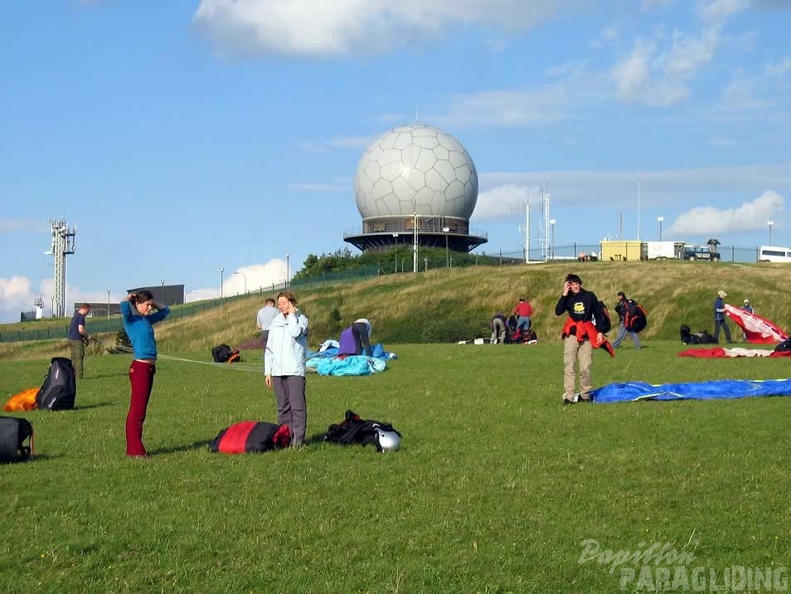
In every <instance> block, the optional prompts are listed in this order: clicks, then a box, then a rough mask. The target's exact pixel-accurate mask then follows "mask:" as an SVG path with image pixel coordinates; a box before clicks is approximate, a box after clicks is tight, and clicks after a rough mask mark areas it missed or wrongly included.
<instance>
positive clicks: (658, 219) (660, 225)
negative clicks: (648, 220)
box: [656, 217, 665, 241]
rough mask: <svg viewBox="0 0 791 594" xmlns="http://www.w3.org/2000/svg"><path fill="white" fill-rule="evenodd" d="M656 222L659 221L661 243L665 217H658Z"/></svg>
mask: <svg viewBox="0 0 791 594" xmlns="http://www.w3.org/2000/svg"><path fill="white" fill-rule="evenodd" d="M656 220H657V221H659V241H662V222H663V221H664V220H665V217H656Z"/></svg>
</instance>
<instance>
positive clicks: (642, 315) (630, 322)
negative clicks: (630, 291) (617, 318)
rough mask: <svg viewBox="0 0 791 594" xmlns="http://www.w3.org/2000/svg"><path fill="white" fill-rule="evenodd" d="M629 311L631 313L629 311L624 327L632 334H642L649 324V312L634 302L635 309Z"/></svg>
mask: <svg viewBox="0 0 791 594" xmlns="http://www.w3.org/2000/svg"><path fill="white" fill-rule="evenodd" d="M630 301H631V299H630ZM629 309H630V310H631V311H628V310H627V313H626V318H625V319H624V327H625V328H626V329H627V330H629V331H630V332H642V331H643V330H645V327H646V324H648V312H647V311H646V309H645V307H643V306H642V305H640V304H639V303H636V302H634V307H631V308H629Z"/></svg>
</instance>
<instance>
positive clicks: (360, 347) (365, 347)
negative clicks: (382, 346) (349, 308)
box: [352, 322, 371, 357]
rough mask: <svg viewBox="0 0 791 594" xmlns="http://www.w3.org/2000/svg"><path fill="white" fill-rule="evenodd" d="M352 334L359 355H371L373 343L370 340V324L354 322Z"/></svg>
mask: <svg viewBox="0 0 791 594" xmlns="http://www.w3.org/2000/svg"><path fill="white" fill-rule="evenodd" d="M352 336H354V345H355V346H356V347H357V354H358V355H368V356H369V357H370V356H371V343H370V342H369V341H368V326H367V325H366V324H364V323H362V322H355V323H354V324H352Z"/></svg>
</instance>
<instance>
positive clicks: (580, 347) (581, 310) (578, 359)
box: [555, 274, 615, 404]
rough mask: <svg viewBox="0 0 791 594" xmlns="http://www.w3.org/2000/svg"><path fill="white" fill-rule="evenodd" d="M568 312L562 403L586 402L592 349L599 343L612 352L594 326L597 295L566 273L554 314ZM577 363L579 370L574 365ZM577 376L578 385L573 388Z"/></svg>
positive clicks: (591, 388)
mask: <svg viewBox="0 0 791 594" xmlns="http://www.w3.org/2000/svg"><path fill="white" fill-rule="evenodd" d="M564 314H567V315H568V319H567V320H566V323H565V324H564V325H563V331H562V333H561V338H562V339H563V404H572V403H574V402H590V393H591V391H592V390H593V384H592V381H591V363H592V361H593V349H594V348H600V347H603V348H604V349H606V350H607V352H609V353H610V356H615V355H614V352H613V349H612V347H611V346H610V343H609V342H607V339H606V338H605V337H604V334H603V333H602V332H601V331H600V330H599V329H598V328H597V327H596V324H595V320H596V319H597V318H599V319H601V311H600V308H599V299H598V298H597V297H596V294H595V293H593V292H592V291H586V290H585V289H583V288H582V279H581V278H580V277H579V276H577V275H576V274H569V275H568V276H566V278H565V279H564V281H563V292H562V293H561V295H560V297H559V298H558V302H557V303H556V304H555V315H556V316H562V315H564ZM577 365H579V373H577V370H576V367H577ZM578 376H579V389H580V391H579V392H577V391H576V385H577V379H578Z"/></svg>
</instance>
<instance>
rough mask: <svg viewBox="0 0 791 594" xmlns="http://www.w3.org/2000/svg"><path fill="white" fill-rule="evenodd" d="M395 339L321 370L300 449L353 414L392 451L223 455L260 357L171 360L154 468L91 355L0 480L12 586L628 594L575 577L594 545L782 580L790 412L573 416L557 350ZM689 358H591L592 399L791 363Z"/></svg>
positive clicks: (584, 572)
mask: <svg viewBox="0 0 791 594" xmlns="http://www.w3.org/2000/svg"><path fill="white" fill-rule="evenodd" d="M387 346H388V347H389V348H391V349H392V350H394V351H395V352H396V353H397V354H398V359H397V360H395V361H392V362H391V363H390V367H389V369H388V370H387V371H385V372H384V373H381V374H377V375H375V376H371V377H362V378H360V377H355V378H343V377H319V376H316V375H310V376H309V377H308V412H309V420H308V434H309V435H311V436H314V437H316V438H318V437H319V436H321V435H322V434H323V433H324V431H326V429H327V426H328V425H329V424H331V423H334V422H338V421H340V420H341V419H342V418H343V415H344V412H345V411H346V409H349V408H350V409H353V410H355V411H356V412H358V413H360V414H361V415H363V416H364V417H368V418H376V419H380V420H384V421H391V422H392V423H393V424H394V425H395V426H396V427H397V428H398V429H399V430H400V431H401V432H402V433H403V435H404V439H403V442H402V449H401V450H400V451H399V452H395V453H389V454H384V455H379V454H376V452H375V451H373V450H372V449H370V448H339V447H335V446H332V445H329V444H323V443H320V442H314V443H312V444H311V445H309V446H308V447H305V448H304V449H302V450H299V451H292V450H288V451H280V452H268V453H264V454H258V455H243V456H226V455H221V454H212V453H210V452H209V451H208V449H207V445H208V442H209V441H210V440H211V439H212V438H213V437H214V436H215V435H216V434H217V433H218V432H219V431H220V430H221V429H222V428H223V427H226V426H227V425H230V424H231V423H234V422H236V421H240V420H243V419H257V420H268V421H272V420H275V417H276V414H275V405H274V399H273V396H272V394H271V392H269V391H267V390H266V389H265V387H264V385H263V379H262V377H261V376H260V373H259V372H256V371H248V370H247V364H243V365H242V366H240V367H238V368H234V367H233V366H227V365H226V366H215V365H203V364H196V363H189V362H184V361H178V360H174V359H171V358H165V359H163V360H162V361H161V362H160V365H159V370H158V373H157V377H156V381H155V387H154V394H153V396H152V400H151V404H150V407H149V416H148V420H147V422H146V428H145V436H144V441H145V443H146V446H147V447H148V449H149V451H150V452H151V453H152V454H153V457H152V458H151V459H148V460H129V459H126V458H125V457H124V456H123V452H124V435H123V434H124V419H125V415H126V410H127V403H128V392H129V389H128V378H127V377H126V370H127V366H128V364H129V359H128V358H127V357H124V356H104V357H93V358H90V359H88V361H87V368H86V373H87V379H85V380H83V382H82V383H81V384H80V386H79V388H78V397H77V408H76V409H75V410H73V411H64V412H59V413H52V412H45V411H31V412H28V413H24V414H23V415H22V416H24V417H26V418H28V419H30V420H31V421H32V422H33V424H34V427H35V429H36V449H37V454H38V455H37V458H36V459H35V460H34V461H33V462H32V463H29V464H21V465H20V464H17V465H5V466H2V467H0V503H1V504H2V508H0V509H1V510H2V512H3V517H4V524H5V525H4V531H3V534H4V538H3V539H2V544H0V590H2V591H5V592H31V591H41V592H84V591H91V592H162V591H164V592H536V593H539V592H540V593H546V592H580V593H581V592H615V591H618V588H619V581H618V580H619V576H618V572H617V571H616V572H615V573H614V574H610V573H609V572H608V570H607V568H606V567H605V566H602V565H598V564H596V563H593V562H589V563H584V564H580V563H578V560H579V557H580V554H581V552H582V546H581V542H582V541H583V540H585V539H595V540H597V541H599V542H600V543H601V546H602V548H604V549H611V550H615V551H617V550H622V549H623V550H629V551H635V550H637V549H638V548H639V547H640V546H641V543H663V544H664V543H670V544H672V545H673V546H674V547H675V548H676V549H678V550H679V551H682V550H685V551H691V552H692V553H694V555H695V557H696V559H695V562H694V564H693V565H695V566H704V567H707V568H714V569H716V570H718V571H721V570H722V569H723V568H725V567H730V566H733V565H740V566H747V567H781V566H787V565H788V560H789V552H791V546H790V545H789V543H790V540H789V539H790V538H791V530H790V529H789V526H790V525H791V524H790V522H789V520H791V507H790V506H789V499H788V492H789V486H790V485H789V482H791V481H789V477H788V470H789V464H788V461H787V448H786V445H785V444H786V443H787V439H788V438H787V433H788V418H789V406H791V399H790V398H785V397H779V398H754V399H742V400H729V401H710V402H691V401H690V402H672V403H651V402H642V403H628V404H610V405H596V404H594V405H582V404H580V405H575V406H570V407H564V406H562V405H561V404H560V394H561V392H562V351H561V346H560V344H559V342H557V341H555V340H544V341H542V342H541V343H540V344H539V345H536V346H532V347H525V346H491V345H486V346H460V345H387ZM160 350H161V352H162V353H163V354H165V355H170V356H172V357H181V358H190V359H195V360H202V361H204V362H206V361H208V353H206V354H201V355H196V354H194V353H174V352H168V351H167V350H165V349H162V348H161V349H160ZM678 350H679V345H678V344H677V343H676V342H670V341H668V342H660V341H650V340H649V341H647V342H646V348H645V349H643V350H642V351H639V352H637V351H635V350H633V349H632V347H631V345H628V344H627V345H625V347H624V348H623V349H620V350H619V351H618V354H617V358H616V359H614V360H611V359H609V357H607V356H606V355H605V354H604V353H598V352H597V353H595V359H594V370H593V373H594V384H595V385H596V386H601V385H605V384H608V383H611V382H617V381H627V380H641V381H648V382H651V383H664V382H671V381H673V382H675V381H685V380H686V381H697V380H707V379H721V378H735V379H766V378H780V377H787V375H788V373H787V365H786V362H785V361H780V360H765V359H758V360H751V359H741V360H714V361H711V360H699V359H686V358H679V357H677V356H676V353H677V351H678ZM244 355H245V359H246V361H248V362H250V368H253V367H254V365H253V363H254V362H255V361H256V359H258V360H259V361H260V354H259V353H257V352H246V353H244ZM46 365H47V361H46V360H41V359H40V360H25V361H7V360H4V361H2V362H0V394H2V395H4V396H10V395H12V394H14V393H15V392H17V391H19V390H22V389H24V388H28V387H32V386H36V385H40V383H41V381H42V379H43V375H44V373H45V372H46Z"/></svg>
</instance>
